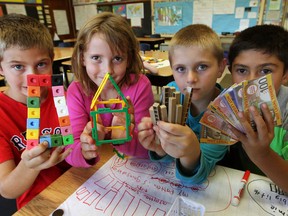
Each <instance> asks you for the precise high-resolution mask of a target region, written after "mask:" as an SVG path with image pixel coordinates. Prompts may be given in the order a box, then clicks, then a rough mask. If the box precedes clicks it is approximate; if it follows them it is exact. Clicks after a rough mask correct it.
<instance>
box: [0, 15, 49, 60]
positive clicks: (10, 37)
mask: <svg viewBox="0 0 288 216" xmlns="http://www.w3.org/2000/svg"><path fill="white" fill-rule="evenodd" d="M11 47H19V48H20V49H30V48H35V47H36V48H39V49H40V50H46V51H47V53H48V54H49V56H50V58H51V60H53V58H54V46H53V40H52V37H51V35H50V33H49V30H48V29H47V28H46V26H45V25H43V24H42V23H40V22H39V21H38V20H36V19H34V18H32V17H29V16H25V15H21V14H9V15H5V16H3V17H0V61H2V59H3V54H4V52H5V51H6V50H7V49H9V48H11Z"/></svg>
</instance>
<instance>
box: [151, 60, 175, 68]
mask: <svg viewBox="0 0 288 216" xmlns="http://www.w3.org/2000/svg"><path fill="white" fill-rule="evenodd" d="M150 64H151V65H153V66H154V67H156V68H163V67H169V66H170V62H169V60H163V61H159V62H156V63H150Z"/></svg>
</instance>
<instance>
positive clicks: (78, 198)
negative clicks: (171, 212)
mask: <svg viewBox="0 0 288 216" xmlns="http://www.w3.org/2000/svg"><path fill="white" fill-rule="evenodd" d="M101 148H103V149H101V150H100V151H101V155H102V156H101V160H100V161H99V162H98V164H96V165H95V166H94V167H91V168H89V169H83V168H71V169H69V170H68V171H67V172H66V173H64V174H63V175H62V176H60V177H59V178H58V179H57V180H56V181H55V182H53V183H52V184H51V185H50V186H49V187H47V188H46V189H45V190H44V191H42V192H41V193H40V194H39V195H37V196H36V197H35V198H34V199H33V200H32V201H31V202H29V203H28V204H27V205H26V206H24V207H23V208H22V209H20V210H19V211H18V212H16V213H15V214H14V215H15V216H19V215H20V216H22V215H23V216H24V215H25V216H26V215H33V216H34V215H49V214H51V213H52V212H53V211H55V210H56V209H57V208H58V207H59V206H60V205H61V206H60V208H61V209H63V210H64V215H69V211H71V212H73V213H74V215H77V210H79V211H81V210H83V211H84V212H86V211H89V212H91V211H95V210H96V211H97V212H99V210H100V211H101V210H103V209H106V210H107V212H106V211H104V210H103V211H104V212H105V214H106V215H124V214H122V213H123V212H124V211H126V210H127V211H128V212H129V213H127V214H126V215H164V214H163V213H164V212H165V211H167V210H168V209H169V208H170V207H171V205H172V203H173V201H174V199H175V197H177V195H181V196H184V197H188V198H190V199H191V200H194V201H195V202H199V203H201V204H203V205H204V206H205V208H206V213H205V215H211V216H215V215H217V216H218V215H219V216H223V215H225V216H228V215H229V216H230V215H247V216H254V215H267V216H268V215H275V216H276V215H282V216H283V215H285V216H286V215H287V214H288V203H287V199H288V197H287V196H285V194H283V191H281V189H280V188H278V187H277V186H276V185H275V184H274V183H273V182H271V181H270V180H269V179H268V178H266V177H264V176H258V175H255V174H251V175H250V178H249V180H248V183H247V185H246V188H245V191H244V193H243V194H242V197H241V202H240V204H239V206H238V207H234V206H232V205H231V204H230V203H231V201H232V198H233V196H234V195H237V194H238V191H239V186H240V185H241V183H240V181H241V178H242V176H243V173H244V172H243V171H239V170H235V169H230V168H227V167H223V166H216V167H215V169H214V170H212V172H211V174H210V176H209V177H208V179H207V181H206V182H204V183H203V184H201V185H198V186H197V185H188V184H186V185H184V184H181V183H180V182H179V181H178V180H177V179H175V173H174V171H173V170H174V166H173V168H172V167H170V166H171V165H172V164H170V163H169V164H166V163H159V162H153V161H149V160H141V159H137V158H129V159H128V160H122V159H119V158H117V157H116V156H114V157H113V159H112V161H110V163H109V164H105V163H106V162H107V161H108V160H109V159H110V158H111V156H112V155H114V153H113V152H112V149H111V147H110V145H103V146H101ZM167 165H168V166H167ZM102 166H103V169H101V170H99V168H100V167H101V168H102ZM169 167H170V168H169ZM97 170H98V172H96V171H97ZM95 172H96V173H95ZM92 175H93V178H90V177H91V176H92ZM83 184H85V185H83ZM81 186H82V187H81ZM90 195H91V196H90ZM71 196H72V197H71ZM167 196H169V197H170V198H168V197H167ZM68 197H70V198H69V199H70V200H69V205H68V203H67V200H66V199H67V198H68ZM120 197H121V202H120V201H119V198H120ZM122 198H123V199H122ZM71 199H72V200H74V202H71ZM107 199H109V200H107ZM65 200H66V201H65ZM102 200H103V201H102ZM63 202H64V203H63ZM108 206H109V207H108ZM84 208H85V209H84ZM69 209H70V210H69ZM76 209H77V210H76ZM114 209H117V210H118V211H119V212H118V214H115V213H114V214H110V213H111V212H113V210H114ZM128 209H129V210H128ZM117 210H116V212H117ZM142 210H143V211H142ZM96 211H95V212H96ZM144 211H145V212H146V213H147V214H145V212H144ZM65 212H66V214H65ZM84 212H82V215H85V213H84ZM121 212H122V213H121ZM131 212H136V213H135V214H132V213H131ZM143 212H144V214H143ZM148 212H149V213H148ZM157 212H158V213H159V214H156V213H157ZM67 213H68V214H67ZM152 213H155V214H152ZM283 213H285V214H283ZM79 215H80V214H79ZM86 215H87V214H86ZM96 215H97V214H96ZM101 215H102V214H101Z"/></svg>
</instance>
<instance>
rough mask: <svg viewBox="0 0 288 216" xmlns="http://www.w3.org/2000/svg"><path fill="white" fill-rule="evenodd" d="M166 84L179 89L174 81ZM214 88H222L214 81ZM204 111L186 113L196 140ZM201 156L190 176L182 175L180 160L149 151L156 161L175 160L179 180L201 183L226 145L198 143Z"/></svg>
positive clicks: (219, 158) (219, 157) (223, 152)
mask: <svg viewBox="0 0 288 216" xmlns="http://www.w3.org/2000/svg"><path fill="white" fill-rule="evenodd" d="M168 86H171V87H175V89H176V91H180V90H179V88H178V86H177V84H176V82H175V81H173V82H171V83H169V84H168ZM216 88H218V89H219V90H220V91H222V90H223V88H222V87H221V86H220V85H219V84H218V83H216ZM183 98H184V96H183V95H181V100H183ZM204 112H205V111H203V112H202V113H200V114H199V115H198V116H192V115H191V113H190V111H189V113H188V117H187V121H186V124H187V125H188V126H189V127H190V128H191V129H192V130H193V131H194V133H195V134H196V136H197V137H198V140H200V133H201V124H200V123H199V121H200V119H201V118H202V116H203V114H204ZM200 149H201V156H200V160H199V163H198V165H197V167H196V168H195V169H194V172H193V174H192V175H191V176H187V175H184V174H183V173H182V172H181V169H180V160H179V159H175V158H173V157H171V156H170V155H166V156H164V157H162V158H159V157H158V156H157V155H156V153H155V152H151V151H150V152H149V155H150V158H151V160H155V161H156V160H157V161H163V162H164V161H172V160H176V177H177V178H178V179H180V180H181V181H183V182H185V183H189V184H201V183H203V182H204V181H205V180H206V179H207V177H208V175H209V174H210V172H211V171H212V169H213V168H214V167H215V165H216V163H217V162H218V161H220V160H221V159H222V158H223V157H224V155H225V154H226V152H227V149H228V147H227V146H226V145H215V144H206V143H200Z"/></svg>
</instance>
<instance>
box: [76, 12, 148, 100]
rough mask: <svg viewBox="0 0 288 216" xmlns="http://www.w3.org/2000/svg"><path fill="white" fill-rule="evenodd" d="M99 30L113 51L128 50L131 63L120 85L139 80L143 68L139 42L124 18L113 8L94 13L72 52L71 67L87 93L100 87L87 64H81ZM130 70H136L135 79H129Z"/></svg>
mask: <svg viewBox="0 0 288 216" xmlns="http://www.w3.org/2000/svg"><path fill="white" fill-rule="evenodd" d="M96 33H97V34H101V35H103V36H104V38H105V40H106V41H107V43H108V44H109V46H110V49H111V50H112V51H115V52H117V53H123V52H124V53H125V52H126V53H127V57H128V61H127V62H128V66H127V69H126V73H125V76H124V78H123V80H122V81H120V83H118V85H119V86H120V87H121V86H122V85H123V84H124V83H125V84H127V85H130V84H131V83H133V82H137V81H138V79H139V74H140V73H142V68H143V63H142V60H141V57H140V55H139V42H138V41H137V38H136V37H135V35H134V33H133V30H132V28H131V26H130V25H129V23H128V22H127V20H126V19H125V18H123V17H122V16H120V15H117V14H113V13H110V12H103V13H100V14H97V15H96V16H94V17H92V18H91V19H90V20H88V21H87V22H86V24H84V25H83V27H82V28H81V29H80V31H79V32H78V37H77V42H76V44H75V46H74V51H73V55H72V71H73V73H74V74H75V77H76V79H77V80H78V81H79V82H80V84H81V86H82V88H83V89H84V92H85V94H86V95H89V94H92V93H94V92H95V91H96V90H97V89H98V86H97V85H96V84H95V83H94V82H93V81H92V80H91V79H90V78H89V76H88V74H87V71H86V68H85V67H83V65H82V60H83V53H84V52H85V50H86V49H87V44H88V43H89V42H90V41H91V39H92V37H93V36H94V35H95V34H96ZM130 74H136V77H135V80H131V79H130Z"/></svg>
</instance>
